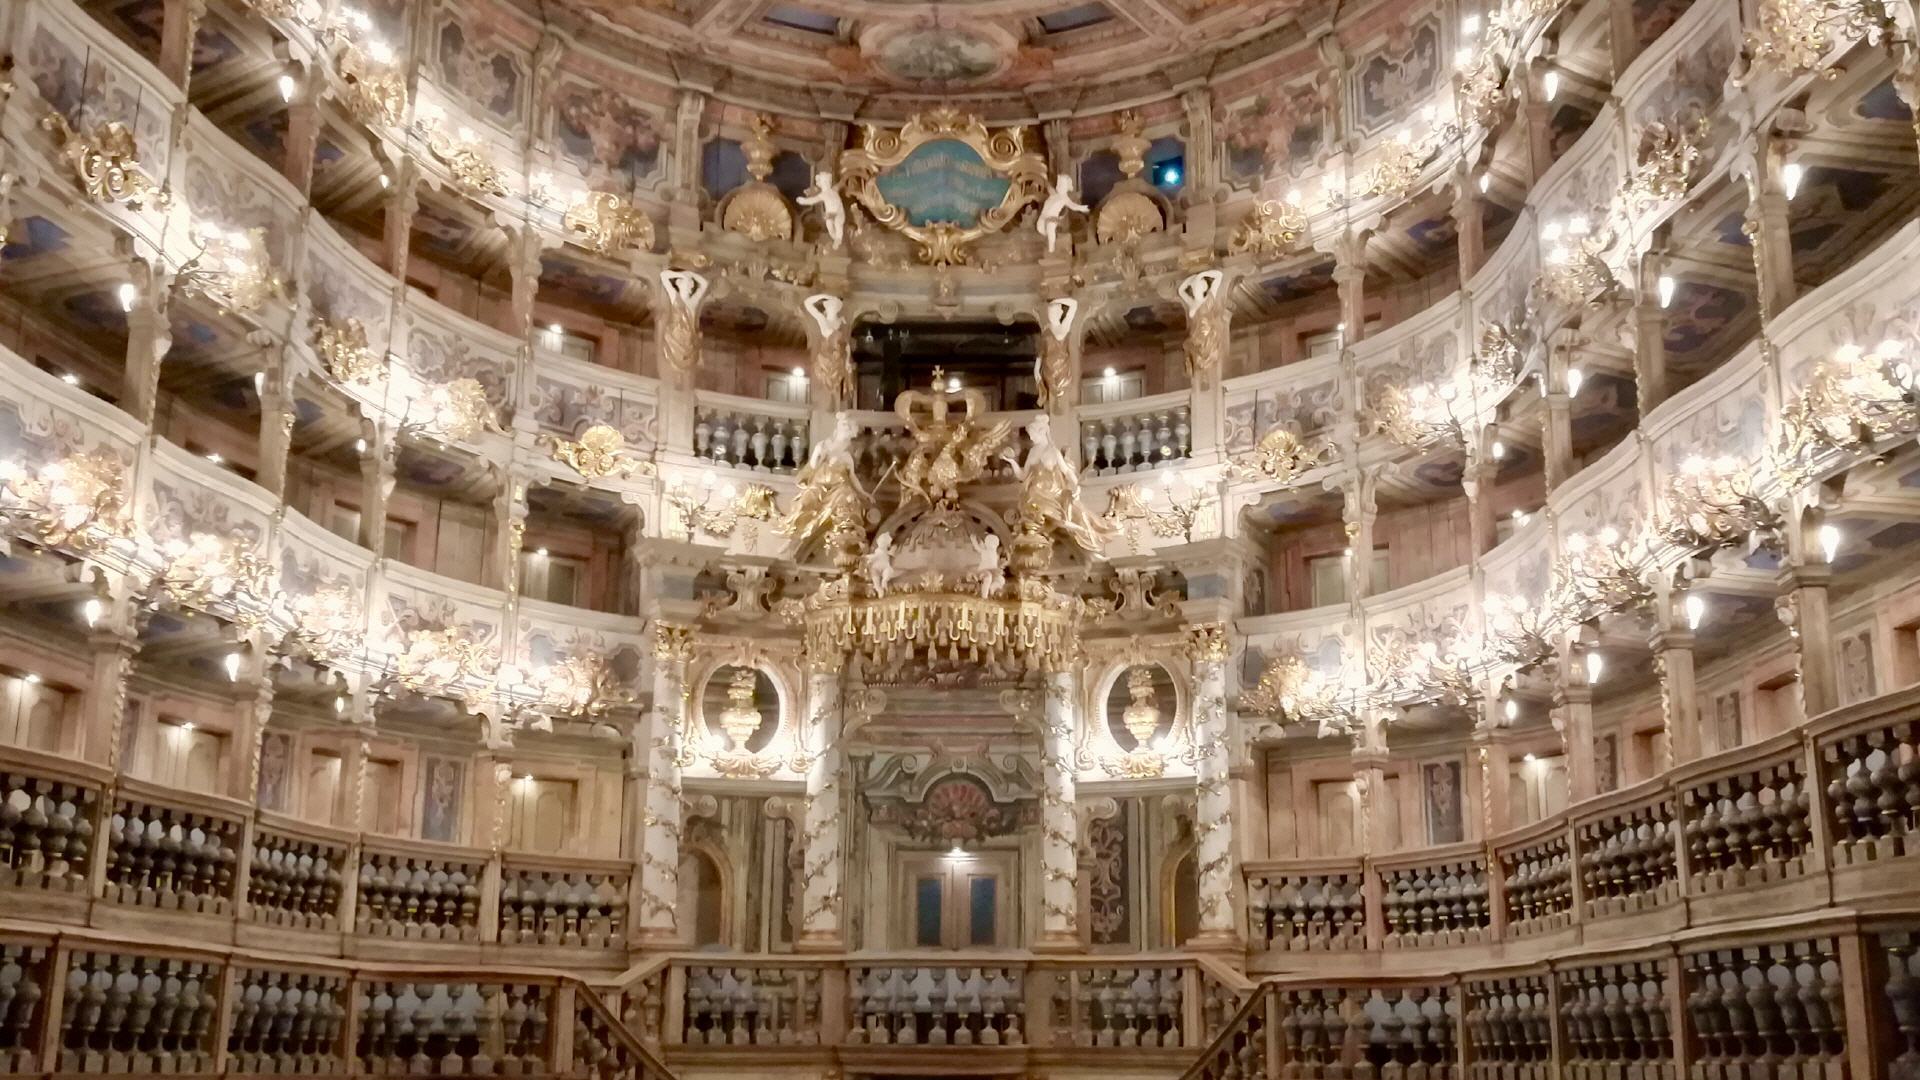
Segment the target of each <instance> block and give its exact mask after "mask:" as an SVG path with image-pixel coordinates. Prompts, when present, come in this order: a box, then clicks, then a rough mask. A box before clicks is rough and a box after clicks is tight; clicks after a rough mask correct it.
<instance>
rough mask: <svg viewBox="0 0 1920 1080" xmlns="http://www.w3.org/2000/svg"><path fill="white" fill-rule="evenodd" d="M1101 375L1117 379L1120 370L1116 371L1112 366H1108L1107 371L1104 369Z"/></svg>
mask: <svg viewBox="0 0 1920 1080" xmlns="http://www.w3.org/2000/svg"><path fill="white" fill-rule="evenodd" d="M1100 375H1101V377H1102V378H1107V379H1117V378H1119V377H1120V373H1119V372H1118V371H1115V370H1114V369H1112V368H1108V369H1106V370H1105V371H1102V372H1101V373H1100Z"/></svg>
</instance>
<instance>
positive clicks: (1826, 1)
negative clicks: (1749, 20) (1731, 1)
mask: <svg viewBox="0 0 1920 1080" xmlns="http://www.w3.org/2000/svg"><path fill="white" fill-rule="evenodd" d="M1755 15H1756V16H1757V20H1756V21H1757V22H1758V23H1759V25H1758V26H1756V27H1755V28H1754V29H1752V30H1750V31H1748V32H1747V52H1748V54H1749V55H1750V56H1751V57H1752V58H1753V64H1754V66H1755V67H1764V68H1767V69H1770V70H1772V71H1773V72H1774V73H1776V74H1778V75H1781V76H1785V77H1792V76H1795V75H1801V74H1804V73H1806V72H1809V71H1813V70H1814V69H1816V68H1818V67H1820V62H1821V61H1822V60H1824V59H1825V58H1826V56H1827V54H1828V53H1830V52H1832V51H1833V49H1834V46H1836V45H1838V44H1839V43H1841V42H1843V41H1855V40H1864V41H1866V42H1867V43H1869V44H1878V43H1879V41H1880V38H1881V37H1882V36H1883V35H1886V34H1888V33H1890V32H1892V31H1893V29H1894V27H1895V25H1896V24H1895V21H1894V18H1893V7H1892V5H1890V4H1888V3H1885V2H1883V0H1760V2H1759V5H1758V10H1757V11H1756V12H1755ZM1837 74H1838V72H1837V71H1835V70H1829V72H1828V75H1829V77H1832V76H1834V75H1837Z"/></svg>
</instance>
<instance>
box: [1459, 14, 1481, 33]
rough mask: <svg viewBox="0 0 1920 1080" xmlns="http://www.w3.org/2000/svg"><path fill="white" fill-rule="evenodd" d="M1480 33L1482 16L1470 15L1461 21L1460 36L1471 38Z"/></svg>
mask: <svg viewBox="0 0 1920 1080" xmlns="http://www.w3.org/2000/svg"><path fill="white" fill-rule="evenodd" d="M1479 32H1480V16H1478V15H1469V16H1467V17H1466V18H1464V19H1461V20H1460V36H1461V37H1463V38H1470V37H1472V36H1474V35H1475V34H1478V33H1479Z"/></svg>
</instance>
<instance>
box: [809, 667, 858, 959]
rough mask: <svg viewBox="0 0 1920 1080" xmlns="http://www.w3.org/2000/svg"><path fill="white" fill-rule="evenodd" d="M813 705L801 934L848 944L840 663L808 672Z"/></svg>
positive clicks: (812, 940) (821, 943)
mask: <svg viewBox="0 0 1920 1080" xmlns="http://www.w3.org/2000/svg"><path fill="white" fill-rule="evenodd" d="M807 707H808V708H809V709H810V710H811V711H812V714H813V716H812V721H811V726H812V729H813V732H812V743H813V747H812V749H813V760H812V761H810V762H808V764H807V807H806V820H805V824H804V825H803V826H802V828H801V832H800V843H801V846H802V849H803V851H804V853H805V854H804V855H803V856H802V859H801V882H800V890H801V893H800V940H799V944H800V946H801V947H802V948H806V949H819V950H832V949H838V948H840V947H841V946H843V945H844V944H845V933H844V930H843V929H842V927H843V923H842V921H841V917H840V907H841V893H842V884H843V879H844V877H845V866H844V864H845V859H844V857H843V854H842V847H841V842H840V841H841V838H840V830H841V818H842V815H841V812H840V811H841V805H840V804H841V788H840V783H841V776H842V774H843V773H844V772H845V771H846V762H847V752H846V747H845V746H844V745H842V742H841V738H840V735H841V727H842V724H841V714H842V701H841V696H840V669H839V667H838V665H837V664H835V665H832V666H827V665H817V666H815V667H814V669H813V670H812V671H811V672H809V673H808V676H807Z"/></svg>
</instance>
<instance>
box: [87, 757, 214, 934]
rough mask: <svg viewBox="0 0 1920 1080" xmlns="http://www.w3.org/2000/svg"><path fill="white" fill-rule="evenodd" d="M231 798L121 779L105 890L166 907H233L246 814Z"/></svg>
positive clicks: (115, 898)
mask: <svg viewBox="0 0 1920 1080" xmlns="http://www.w3.org/2000/svg"><path fill="white" fill-rule="evenodd" d="M226 803H227V800H214V799H209V798H207V797H205V796H193V795H186V794H183V793H180V792H170V791H165V790H164V789H161V790H154V789H151V788H149V786H148V785H145V784H139V785H135V784H130V783H129V784H123V785H122V791H121V792H120V793H119V794H118V795H116V796H115V798H114V800H113V814H112V816H111V817H110V818H108V820H107V848H106V856H107V864H106V880H105V883H104V885H103V888H102V891H101V897H102V898H103V899H106V900H108V901H111V902H113V903H119V904H130V905H134V906H137V907H143V908H158V909H160V910H163V911H184V912H192V913H198V914H205V915H230V914H232V913H233V911H234V905H235V903H236V901H237V899H238V897H237V896H236V894H235V888H236V886H237V885H238V883H239V880H240V879H239V874H238V864H239V862H240V848H241V843H240V834H241V831H242V822H243V821H244V820H245V815H244V813H234V812H233V811H234V809H235V808H234V807H232V806H231V805H222V804H226Z"/></svg>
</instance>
